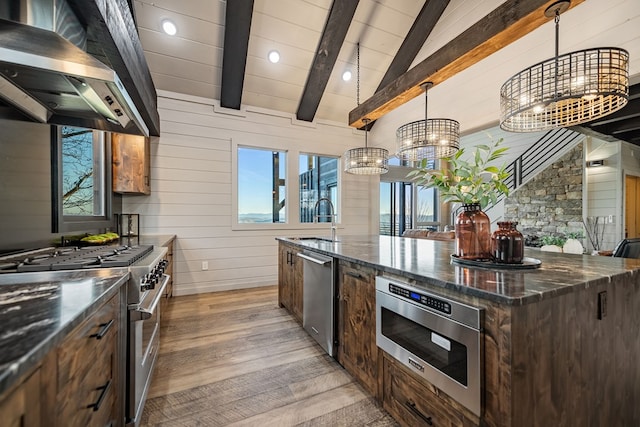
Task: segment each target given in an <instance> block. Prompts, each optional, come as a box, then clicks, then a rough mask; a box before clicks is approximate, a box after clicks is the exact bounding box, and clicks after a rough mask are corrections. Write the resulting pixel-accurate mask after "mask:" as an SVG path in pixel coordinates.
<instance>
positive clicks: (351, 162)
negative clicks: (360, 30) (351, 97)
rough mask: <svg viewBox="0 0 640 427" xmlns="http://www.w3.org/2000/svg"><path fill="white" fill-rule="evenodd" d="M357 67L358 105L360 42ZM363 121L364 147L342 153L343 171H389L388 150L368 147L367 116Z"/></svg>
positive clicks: (354, 172) (362, 172) (368, 173)
mask: <svg viewBox="0 0 640 427" xmlns="http://www.w3.org/2000/svg"><path fill="white" fill-rule="evenodd" d="M357 53H358V57H357V59H358V67H357V74H358V79H357V86H356V102H357V104H358V105H360V43H358V45H357ZM362 121H363V122H364V147H360V148H352V149H350V150H347V151H345V153H344V155H343V161H344V171H345V172H347V173H350V174H354V175H379V174H383V173H387V172H389V151H387V150H385V149H384V148H375V147H369V145H368V133H369V123H370V120H369V119H368V118H364V119H362Z"/></svg>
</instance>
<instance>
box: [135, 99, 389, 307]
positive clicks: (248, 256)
mask: <svg viewBox="0 0 640 427" xmlns="http://www.w3.org/2000/svg"><path fill="white" fill-rule="evenodd" d="M158 110H159V113H160V120H161V135H162V136H161V137H160V138H153V139H152V144H151V150H152V151H151V157H152V160H151V191H152V193H151V195H150V196H127V197H124V201H123V211H124V212H126V213H139V214H140V228H141V231H142V233H147V234H176V235H177V241H176V258H175V260H176V266H175V270H174V271H175V285H174V292H175V294H176V295H184V294H190V293H200V292H210V291H221V290H229V289H239V288H246V287H254V286H263V285H272V284H276V283H277V271H278V268H277V267H278V264H277V241H276V240H275V238H276V237H278V236H314V235H329V227H328V224H318V225H316V224H297V225H296V224H273V225H272V224H265V225H264V226H263V227H254V229H239V227H238V226H234V225H233V215H232V212H233V209H232V200H233V190H234V189H233V182H232V181H233V180H232V176H233V167H234V165H233V164H232V147H233V146H234V144H243V145H252V144H256V145H260V146H265V145H266V146H269V147H270V148H274V149H279V150H287V152H288V156H293V158H294V159H296V161H295V164H296V165H297V158H298V153H300V152H305V153H312V154H321V155H331V156H341V155H342V154H343V153H344V151H345V150H347V149H349V148H354V147H359V146H363V145H364V134H363V133H362V132H360V131H357V130H354V129H352V128H350V127H348V126H346V125H344V124H339V123H327V122H324V123H315V122H314V123H307V122H299V121H297V120H295V118H294V117H293V116H292V115H289V114H286V113H281V112H276V111H269V110H264V109H259V108H253V107H246V108H243V109H242V110H241V111H235V110H227V109H222V108H220V107H219V102H218V101H214V100H210V99H204V98H197V97H190V96H187V95H182V94H176V93H171V92H160V93H159V99H158ZM287 181H288V182H287V187H288V193H287V196H288V197H287V205H288V208H289V209H290V210H289V211H288V212H287V217H288V218H292V217H297V210H296V209H295V207H296V206H297V202H294V199H295V198H296V196H297V186H298V183H297V171H296V170H291V169H290V170H289V171H288V174H287ZM340 182H341V190H342V191H341V194H340V197H341V202H340V204H341V207H342V208H341V217H340V220H339V222H340V223H339V225H338V235H340V234H371V233H373V234H377V233H378V214H377V211H378V209H379V200H378V198H379V195H378V193H379V177H378V176H373V177H369V176H354V175H349V174H345V173H341V176H340ZM203 261H207V262H208V264H209V268H208V270H206V271H203V270H202V262H203Z"/></svg>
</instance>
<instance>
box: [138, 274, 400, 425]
mask: <svg viewBox="0 0 640 427" xmlns="http://www.w3.org/2000/svg"><path fill="white" fill-rule="evenodd" d="M277 299H278V291H277V287H275V286H270V287H265V288H257V289H246V290H240V291H230V292H218V293H212V294H202V295H189V296H182V297H175V298H173V299H171V300H170V301H169V305H168V306H167V309H166V310H165V312H163V313H162V316H163V322H162V325H163V326H162V328H161V346H160V353H159V357H158V361H157V364H156V369H155V373H154V377H153V379H152V383H151V388H150V391H149V396H148V398H147V402H146V405H145V409H144V414H143V416H142V422H141V425H143V426H160V425H165V426H227V425H233V426H260V427H266V426H278V427H280V426H376V427H378V426H380V427H381V426H396V425H397V424H396V422H395V421H394V420H393V419H392V418H391V417H390V416H389V414H387V413H386V412H385V411H384V410H383V409H382V408H381V407H380V406H379V405H378V404H377V403H376V401H375V399H374V398H373V397H371V395H369V394H368V393H367V392H365V391H364V389H362V388H361V387H360V386H359V385H358V384H356V383H355V381H354V380H353V379H352V378H351V376H350V375H349V374H348V373H347V372H346V371H345V370H344V369H343V368H342V367H341V366H340V365H339V364H338V363H337V362H336V361H335V360H333V359H332V358H330V357H329V356H327V355H326V354H325V353H324V351H323V350H322V348H321V347H320V346H319V345H317V344H316V343H315V341H313V339H311V337H309V336H308V335H307V333H306V332H305V331H304V330H303V329H302V328H301V327H300V325H298V323H296V322H295V320H293V317H292V316H290V315H289V314H288V313H287V311H286V310H284V309H282V308H279V307H278V301H277Z"/></svg>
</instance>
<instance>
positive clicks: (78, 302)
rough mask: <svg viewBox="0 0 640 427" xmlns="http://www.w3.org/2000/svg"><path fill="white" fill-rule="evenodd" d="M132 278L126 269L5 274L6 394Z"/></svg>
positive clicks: (0, 351)
mask: <svg viewBox="0 0 640 427" xmlns="http://www.w3.org/2000/svg"><path fill="white" fill-rule="evenodd" d="M128 278H129V272H128V271H127V269H126V268H125V269H121V268H111V269H94V270H82V271H56V272H46V273H7V274H4V275H0V395H1V394H2V393H4V392H5V391H6V390H8V389H9V388H10V387H11V386H12V385H13V384H14V383H15V382H16V381H17V380H19V379H20V378H21V377H22V376H23V375H24V374H26V373H27V372H29V371H30V370H31V369H33V368H34V367H36V366H37V365H38V364H39V363H40V361H41V360H42V359H43V358H44V356H45V355H46V354H47V353H48V352H49V351H51V350H52V349H53V348H55V347H56V346H57V345H58V344H60V343H61V342H62V341H63V340H64V338H65V337H66V336H67V335H68V334H69V333H70V332H71V331H72V330H73V329H74V328H75V327H76V326H77V325H79V324H80V323H81V322H82V321H83V320H84V319H86V318H87V317H88V316H90V315H91V314H93V312H94V311H95V310H96V309H97V308H99V307H100V306H101V305H102V304H103V303H105V302H106V301H108V300H109V299H110V298H111V297H112V296H114V295H115V294H116V293H117V292H118V290H119V289H120V287H121V286H122V285H123V284H124V283H126V281H127V280H128Z"/></svg>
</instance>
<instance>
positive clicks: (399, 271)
mask: <svg viewBox="0 0 640 427" xmlns="http://www.w3.org/2000/svg"><path fill="white" fill-rule="evenodd" d="M325 238H326V237H325ZM306 239H307V238H304V237H302V238H278V239H277V240H280V241H283V242H288V243H290V244H293V245H296V246H299V247H301V248H307V249H311V250H314V251H316V252H319V253H323V254H325V255H329V256H334V257H337V258H341V259H345V260H348V261H352V262H355V263H360V264H363V265H367V266H370V267H373V268H376V269H379V270H382V271H383V272H388V273H391V274H396V275H400V276H403V277H407V278H409V279H413V280H416V281H417V282H418V283H426V284H429V285H431V286H435V287H440V288H446V289H449V290H452V291H455V292H459V293H463V294H467V295H471V296H475V297H478V298H481V299H485V300H489V301H493V302H497V303H500V304H508V305H522V304H529V303H533V302H536V301H540V300H542V299H546V298H552V297H554V296H558V295H562V294H565V293H568V292H574V291H576V290H579V289H584V288H587V287H589V286H594V285H597V284H602V283H608V282H610V281H611V280H612V279H613V278H616V279H620V278H622V279H624V280H633V281H640V260H637V259H628V258H612V257H602V256H591V255H571V254H560V253H553V252H542V251H540V250H536V249H529V248H525V257H530V258H535V259H539V260H540V261H541V265H540V267H539V268H536V269H527V270H513V269H499V268H495V267H491V266H489V267H487V268H478V267H467V266H460V265H457V264H454V263H452V261H451V256H450V255H451V254H452V253H453V252H454V250H455V244H454V242H453V241H452V242H446V241H435V240H427V239H414V238H408V237H390V236H338V239H337V240H338V241H337V242H330V241H322V240H306Z"/></svg>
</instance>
